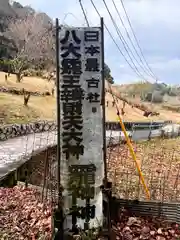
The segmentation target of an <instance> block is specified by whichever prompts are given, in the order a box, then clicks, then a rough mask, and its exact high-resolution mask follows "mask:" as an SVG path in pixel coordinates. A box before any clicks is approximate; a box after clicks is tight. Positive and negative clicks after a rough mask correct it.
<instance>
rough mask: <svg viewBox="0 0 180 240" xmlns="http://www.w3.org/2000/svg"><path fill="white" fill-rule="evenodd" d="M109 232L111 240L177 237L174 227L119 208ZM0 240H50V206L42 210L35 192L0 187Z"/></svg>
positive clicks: (177, 231) (174, 225) (22, 188)
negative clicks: (110, 232)
mask: <svg viewBox="0 0 180 240" xmlns="http://www.w3.org/2000/svg"><path fill="white" fill-rule="evenodd" d="M112 230H113V231H112V232H113V234H112V240H121V239H122V240H123V239H124V240H139V239H149V240H166V239H171V240H177V239H178V237H180V229H179V225H178V224H176V223H172V224H169V223H167V222H165V221H163V220H162V219H157V218H151V217H148V218H143V217H135V216H132V214H131V213H130V212H128V211H127V210H125V209H119V213H118V214H117V218H116V220H115V221H112ZM0 239H1V240H36V239H37V240H50V239H51V210H50V205H46V206H44V209H43V205H42V204H41V201H40V193H39V192H38V191H37V190H35V189H31V188H24V187H22V186H16V187H14V188H0ZM100 239H101V238H100Z"/></svg>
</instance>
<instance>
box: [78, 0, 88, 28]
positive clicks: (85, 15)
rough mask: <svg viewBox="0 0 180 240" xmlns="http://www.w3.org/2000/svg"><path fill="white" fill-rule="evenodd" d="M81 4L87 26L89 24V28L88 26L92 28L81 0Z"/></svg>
mask: <svg viewBox="0 0 180 240" xmlns="http://www.w3.org/2000/svg"><path fill="white" fill-rule="evenodd" d="M79 4H80V7H81V10H82V12H83V15H84V18H85V21H86V24H87V26H88V27H90V25H89V22H88V19H87V16H86V13H85V10H84V7H83V4H82V2H81V0H79Z"/></svg>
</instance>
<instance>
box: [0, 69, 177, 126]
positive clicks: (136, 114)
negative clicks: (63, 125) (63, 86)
mask: <svg viewBox="0 0 180 240" xmlns="http://www.w3.org/2000/svg"><path fill="white" fill-rule="evenodd" d="M0 86H4V87H11V88H12V87H13V88H16V89H22V88H24V89H26V90H29V91H34V92H35V91H38V92H45V91H50V92H51V90H52V87H54V83H53V81H50V82H48V81H47V80H45V79H41V78H38V77H24V78H23V80H22V81H21V82H20V83H17V82H16V76H15V75H13V74H12V75H11V76H10V77H8V81H7V82H6V81H5V73H4V72H0ZM106 87H107V88H108V86H107V84H106ZM114 90H115V89H114ZM106 101H109V106H108V107H107V108H106V121H117V111H116V108H115V107H112V101H113V98H112V96H111V95H110V94H109V93H107V94H106ZM122 105H123V103H122V101H120V100H119V103H118V107H119V109H121V108H122ZM153 108H154V106H153ZM55 110H56V101H55V98H54V97H52V96H49V97H32V96H31V98H30V100H29V106H28V107H24V106H23V97H22V96H15V95H11V94H4V93H0V123H13V122H29V121H32V120H35V119H36V120H37V119H39V120H42V119H43V120H44V119H47V120H53V119H55ZM123 120H124V121H151V120H153V121H157V120H174V121H177V122H180V113H179V114H178V113H172V112H171V111H165V110H161V114H160V116H158V117H156V116H154V117H148V118H146V117H144V116H143V112H142V111H141V110H139V109H136V108H132V107H131V106H129V105H128V104H126V107H125V115H124V116H123Z"/></svg>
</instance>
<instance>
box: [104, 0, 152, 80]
mask: <svg viewBox="0 0 180 240" xmlns="http://www.w3.org/2000/svg"><path fill="white" fill-rule="evenodd" d="M103 3H104V5H105V7H106V10H107V12H108V14H109V16H110V18H111V21H112V23H113V25H114V27H115V29H116V32H117V34H118V36H119V38H120V40H121V42H122V44H123V47H124V49H125V51H126V53H127V54H128V56H129V58H130V60H131V62H132V64H133V66H134V67H135V68H136V70H137V71H138V72H139V74H140V75H141V77H142V78H144V79H146V78H145V77H144V76H143V75H142V74H141V73H140V71H139V70H138V68H137V66H136V65H135V63H134V60H135V61H136V63H137V64H138V65H139V67H140V68H141V69H142V70H143V71H144V73H145V74H147V72H146V70H144V68H143V67H142V66H141V64H140V63H139V61H138V60H137V58H136V57H135V55H134V53H133V52H132V50H131V48H130V47H129V45H128V43H127V42H126V40H125V39H124V37H123V35H122V33H121V31H120V28H119V27H118V25H117V24H116V21H115V20H114V18H113V16H112V14H111V12H110V10H109V8H108V6H107V3H106V1H105V0H103ZM130 54H131V55H130Z"/></svg>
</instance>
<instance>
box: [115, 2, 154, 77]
mask: <svg viewBox="0 0 180 240" xmlns="http://www.w3.org/2000/svg"><path fill="white" fill-rule="evenodd" d="M120 1H121V5H122V7H123V10H124V12H125V15H126V18H127V20H128V23H129V26H130V28H131V31H132V33H133V36H134V39H135V41H136V44H137V46H138V48H139V50H140V52H141V55H142V57H143V59H144V61H145V63H146V65H147V67H148V69H149V70H150V72H151V73H152V74H153V76H155V78H156V81H157V79H158V78H157V77H156V75H155V74H154V73H153V71H152V69H151V68H150V66H149V64H148V62H147V61H146V59H145V57H144V54H143V51H142V49H141V47H140V44H139V41H138V39H137V37H136V34H135V31H134V29H133V27H132V24H131V21H130V18H129V16H128V14H127V11H126V8H125V6H124V3H123V0H120Z"/></svg>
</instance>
